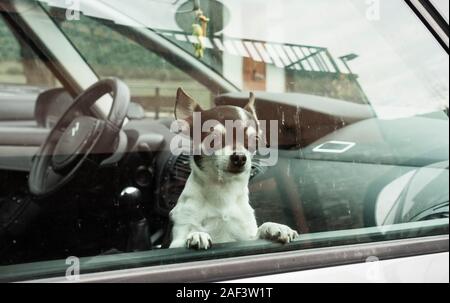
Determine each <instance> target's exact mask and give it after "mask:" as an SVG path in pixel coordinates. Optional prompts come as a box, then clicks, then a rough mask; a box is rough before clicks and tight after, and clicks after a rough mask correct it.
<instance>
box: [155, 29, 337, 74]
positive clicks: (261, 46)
mask: <svg viewBox="0 0 450 303" xmlns="http://www.w3.org/2000/svg"><path fill="white" fill-rule="evenodd" d="M157 32H158V33H160V34H161V35H163V36H165V37H166V38H169V39H171V40H176V41H177V43H179V44H184V43H189V44H191V43H197V42H198V38H197V37H196V36H193V35H190V34H187V33H184V32H176V31H167V30H164V31H163V30H159V31H157ZM204 45H205V48H206V49H214V50H219V51H221V52H225V53H228V54H230V55H235V56H241V57H247V58H251V59H253V60H254V61H256V62H265V63H266V64H273V65H275V66H277V67H279V68H286V69H295V70H305V71H314V72H326V73H340V72H341V71H340V70H339V67H338V65H337V64H336V61H335V60H334V58H333V57H332V56H331V54H330V52H329V51H328V49H327V48H323V47H317V46H309V45H296V44H289V43H275V42H266V41H258V40H251V39H236V38H230V37H225V36H214V37H205V38H204Z"/></svg>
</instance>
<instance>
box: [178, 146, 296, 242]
mask: <svg viewBox="0 0 450 303" xmlns="http://www.w3.org/2000/svg"><path fill="white" fill-rule="evenodd" d="M221 152H222V153H223V154H222V155H219V154H216V155H215V156H214V157H211V158H208V159H206V160H205V161H207V162H206V164H205V168H204V169H200V168H199V167H197V165H196V164H195V162H194V161H192V162H191V167H192V173H191V175H190V176H189V178H188V180H187V182H186V185H185V188H184V190H183V192H182V194H181V195H180V198H179V200H178V203H177V205H176V206H175V208H174V209H173V210H172V211H171V213H170V217H171V219H172V221H173V223H174V226H173V230H172V243H171V245H170V247H171V248H174V247H186V246H187V247H196V248H198V249H208V248H209V247H210V246H211V244H212V243H225V242H234V241H245V240H253V239H257V238H261V239H269V240H275V241H279V242H283V243H288V242H290V241H292V240H293V239H294V238H295V237H297V235H298V234H297V232H295V231H293V230H292V229H290V228H289V227H287V226H284V225H281V224H276V223H265V224H263V225H261V227H260V228H259V229H258V226H257V223H256V218H255V212H254V210H253V208H252V207H251V206H250V204H249V197H248V194H249V191H248V181H249V177H250V170H251V161H250V159H251V155H250V154H249V153H248V151H246V154H247V158H248V159H249V161H247V163H246V167H245V171H244V172H242V173H241V174H231V173H227V172H226V171H225V167H226V165H228V159H229V156H228V155H229V151H226V150H222V151H221Z"/></svg>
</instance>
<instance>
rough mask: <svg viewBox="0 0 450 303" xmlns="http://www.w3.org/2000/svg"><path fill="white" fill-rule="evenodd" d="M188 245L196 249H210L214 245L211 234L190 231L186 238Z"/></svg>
mask: <svg viewBox="0 0 450 303" xmlns="http://www.w3.org/2000/svg"><path fill="white" fill-rule="evenodd" d="M186 246H187V247H188V248H195V249H205V250H206V249H208V248H210V247H211V246H212V240H211V236H210V235H209V234H208V233H204V232H193V233H190V234H189V235H188V237H187V240H186Z"/></svg>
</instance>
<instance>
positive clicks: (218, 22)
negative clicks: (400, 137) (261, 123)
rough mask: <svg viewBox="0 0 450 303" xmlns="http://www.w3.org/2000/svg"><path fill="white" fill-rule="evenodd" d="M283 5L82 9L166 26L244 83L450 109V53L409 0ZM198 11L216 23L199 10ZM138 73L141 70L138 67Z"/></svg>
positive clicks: (162, 29)
mask: <svg viewBox="0 0 450 303" xmlns="http://www.w3.org/2000/svg"><path fill="white" fill-rule="evenodd" d="M100 2H104V1H100ZM105 3H106V2H105ZM195 3H198V6H199V7H198V8H197V7H195V5H194V4H195ZM256 4H257V5H256ZM279 4H280V3H279V1H271V0H269V1H264V2H261V1H254V0H246V1H241V0H239V1H237V0H231V1H227V2H218V1H198V2H192V1H188V2H185V3H180V2H179V1H174V2H173V1H131V2H130V1H127V2H123V1H118V0H112V1H107V7H108V8H111V9H113V13H111V14H110V13H109V12H105V11H104V10H99V9H98V7H97V8H95V7H94V6H93V7H89V5H87V3H86V4H85V3H83V5H81V6H80V9H81V10H82V11H83V10H85V11H86V14H85V15H88V16H89V18H98V20H97V21H98V23H102V24H109V23H110V22H111V19H112V21H114V23H115V24H116V25H124V26H126V27H139V28H140V27H147V28H149V29H151V30H153V31H156V32H157V33H159V34H160V35H161V36H162V37H164V38H165V39H168V40H170V41H171V42H173V43H174V44H176V45H177V46H179V47H180V48H182V49H184V50H185V51H186V52H188V53H189V54H191V55H192V56H194V57H196V58H197V60H200V61H201V62H203V63H205V64H207V65H208V66H209V67H210V68H211V69H213V70H214V71H216V72H217V73H219V74H220V75H221V76H223V77H224V78H226V79H227V80H229V81H231V82H232V83H233V84H234V85H236V86H237V87H238V88H239V89H242V90H254V91H270V92H297V93H298V92H299V93H306V94H312V95H318V96H325V97H330V98H335V99H340V100H345V101H350V102H355V103H361V104H364V103H370V104H371V105H372V107H373V108H374V110H375V111H376V113H377V115H378V116H379V117H383V118H396V117H400V116H410V115H417V114H423V113H427V112H432V111H436V110H442V109H445V108H447V107H448V104H449V90H448V81H449V70H448V68H447V67H448V60H449V59H448V55H447V54H446V53H445V51H444V50H443V49H442V48H441V46H440V45H439V44H438V43H437V42H436V41H435V39H434V37H433V36H432V35H431V34H430V33H429V32H428V30H427V29H426V28H425V26H423V24H421V23H420V22H418V18H417V17H416V16H415V15H414V13H413V12H412V11H411V10H410V9H409V8H408V6H407V5H406V4H405V3H404V2H403V1H381V2H380V1H373V3H371V4H366V3H365V2H362V1H358V0H345V1H339V2H336V1H330V0H320V1H313V2H311V1H305V0H303V1H302V0H301V1H289V0H285V1H283V5H279ZM198 9H200V10H201V12H202V13H203V15H202V17H205V18H207V20H208V21H205V22H202V21H201V20H200V19H199V18H198V16H197V15H196V14H197V13H196V11H198ZM122 14H123V15H122ZM124 16H127V18H129V19H126V18H125V17H124ZM317 16H321V18H317ZM66 21H67V22H65V23H64V24H63V25H62V26H63V30H65V32H66V33H67V35H68V37H69V38H70V39H71V40H73V42H74V44H75V46H76V47H78V48H79V49H80V51H81V52H82V54H83V55H84V56H85V57H86V59H87V61H88V62H89V63H91V64H93V65H94V68H95V69H96V71H97V72H98V73H100V74H105V71H104V70H101V67H99V66H98V64H96V63H101V62H102V60H103V61H105V60H106V61H107V60H108V59H107V58H108V57H107V56H105V57H104V56H102V55H101V52H96V53H95V54H94V53H91V52H86V51H85V50H84V49H83V44H85V43H87V42H88V41H89V39H83V44H82V43H81V41H78V39H77V37H79V35H78V36H77V35H75V34H76V33H74V32H73V27H77V25H70V23H73V24H78V23H77V22H71V21H70V20H66ZM260 24H264V26H260ZM97 26H98V25H97ZM196 29H197V30H196ZM411 33H414V34H413V35H412V34H411ZM108 37H109V36H108ZM105 49H110V48H106V47H105ZM99 50H100V51H101V50H102V48H100V49H99ZM117 51H118V52H119V53H120V52H121V50H120V49H117ZM122 55H123V50H122ZM128 56H129V57H128V61H127V60H120V59H122V58H120V57H118V58H117V60H118V61H121V62H114V64H112V63H111V62H106V61H105V63H108V67H109V68H110V69H113V68H114V66H115V65H120V64H125V65H126V64H134V62H136V61H139V60H138V58H142V60H141V61H142V62H140V63H141V64H142V66H145V62H146V61H149V60H144V59H145V58H146V56H141V55H139V54H137V53H136V55H135V56H132V55H130V54H128ZM99 57H102V58H99ZM147 57H148V56H147ZM150 60H151V58H150ZM153 66H155V65H153ZM156 66H157V65H156ZM156 66H155V67H156ZM121 70H123V68H122V69H121ZM159 70H162V69H159ZM111 73H112V74H114V72H109V73H108V74H111ZM116 73H117V71H116ZM136 77H140V76H139V75H137V74H136V73H135V74H134V78H136ZM160 77H161V76H160ZM162 77H164V76H162ZM172 77H179V76H178V74H177V73H175V74H174V76H172ZM140 78H145V77H140ZM425 100H426V102H425Z"/></svg>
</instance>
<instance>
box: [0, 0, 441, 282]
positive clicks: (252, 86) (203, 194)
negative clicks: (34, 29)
mask: <svg viewBox="0 0 450 303" xmlns="http://www.w3.org/2000/svg"><path fill="white" fill-rule="evenodd" d="M38 2H39V6H36V7H35V8H34V9H35V10H39V9H43V10H44V11H45V12H46V13H47V15H46V17H47V18H48V19H46V20H41V21H42V22H49V21H51V22H53V23H54V24H55V25H57V26H58V27H59V28H60V29H61V31H62V32H63V33H64V34H65V35H66V37H67V39H68V40H69V41H70V42H71V43H72V45H73V46H74V48H76V49H77V50H78V52H80V54H81V55H82V56H83V57H84V58H85V60H86V64H88V65H90V66H91V67H92V68H93V70H94V71H95V72H96V73H97V74H98V75H99V76H100V78H104V77H118V78H120V79H122V80H124V81H125V82H126V83H127V84H128V86H129V87H130V89H131V92H132V100H133V101H136V102H139V103H140V104H142V106H143V107H144V108H145V111H146V113H147V116H146V117H144V118H142V119H129V121H128V123H127V124H126V125H125V126H124V128H123V132H122V133H121V135H122V137H123V136H126V139H123V138H122V141H120V140H119V139H118V140H117V141H116V143H117V142H119V143H123V144H117V146H118V151H119V152H118V155H114V157H111V158H108V159H107V160H106V161H105V162H101V161H99V159H100V160H103V158H102V155H95V156H94V157H92V158H89V160H90V162H89V165H88V167H87V168H86V170H85V171H82V172H80V173H79V175H77V178H74V180H71V182H69V183H67V184H66V187H65V188H64V190H61V191H59V192H55V193H52V195H50V196H48V197H43V198H42V197H41V198H42V199H36V197H34V196H32V195H30V193H29V191H28V187H27V186H28V185H27V181H26V180H27V178H28V174H27V173H28V172H27V173H24V172H23V171H22V172H18V171H16V170H0V223H1V222H8V223H7V224H5V226H6V227H5V228H3V229H0V280H2V279H3V280H21V279H29V278H39V277H48V276H63V275H65V274H66V273H67V271H66V269H67V268H68V264H78V265H80V266H81V272H82V273H90V272H100V271H106V270H113V269H126V268H131V267H140V266H151V265H165V264H173V263H181V262H189V261H196V260H206V259H214V258H229V257H237V256H246V255H254V254H264V253H271V252H281V251H294V250H302V249H315V248H318V247H328V246H336V247H339V246H341V245H350V244H359V243H375V242H379V241H387V240H398V239H407V238H421V237H428V236H434V235H445V234H448V221H449V220H448V213H449V211H448V207H449V186H448V182H449V170H448V168H449V159H448V157H449V136H448V135H449V134H448V132H449V117H448V107H449V57H448V54H447V53H446V51H445V50H444V49H443V48H442V47H441V46H440V44H439V43H438V42H437V41H436V40H435V38H434V37H433V35H432V34H431V33H430V32H429V31H428V30H427V29H426V27H425V26H424V25H423V23H422V22H421V21H420V20H419V18H418V17H417V16H416V15H415V14H414V12H413V11H412V10H411V9H410V8H409V7H408V6H407V5H406V4H405V3H404V2H403V1H390V0H384V1H383V0H380V1H359V0H342V1H335V0H316V1H307V0H284V1H281V2H282V4H283V5H280V0H267V1H260V0H227V1H215V0H200V1H139V0H130V1H122V0H110V1H108V4H107V5H106V4H105V2H104V1H82V4H83V5H82V6H80V7H78V8H77V9H75V10H74V9H73V7H72V6H71V7H64V5H63V4H62V3H53V2H52V1H38ZM195 3H199V5H200V7H197V8H196V7H195V6H194V4H195ZM193 8H194V10H193ZM199 9H201V12H200V11H199ZM79 11H81V12H79ZM137 30H139V31H143V32H145V33H152V34H155V33H156V34H157V35H159V37H161V38H164V40H163V41H164V43H160V42H158V43H159V44H158V43H155V42H154V41H149V40H146V39H145V38H144V35H143V36H140V35H139V39H138V38H137V37H136V31H137ZM411 33H414V34H411ZM0 39H2V38H1V36H0ZM152 43H153V44H156V45H151V46H149V44H152ZM15 47H17V45H16V46H15ZM0 48H1V45H0ZM155 49H157V51H155ZM174 49H175V50H176V51H177V52H179V51H182V52H183V55H184V57H183V56H175V55H174V53H175V51H174ZM3 56H5V57H7V55H5V54H3ZM182 57H183V58H184V59H183V58H182ZM167 58H170V59H171V60H168V59H167ZM174 58H176V59H177V60H178V59H179V60H178V61H177V60H174ZM193 59H195V60H196V61H194V62H195V63H196V64H197V65H194V64H191V65H190V64H188V63H189V62H191V61H189V60H193ZM8 60H9V59H8ZM169 62H170V63H169ZM62 64H64V63H62ZM189 69H194V70H189ZM192 73H198V74H201V75H203V76H204V77H203V78H201V77H198V79H202V80H198V79H197V78H196V79H197V80H194V79H193V77H192V76H191V75H192ZM211 75H214V76H215V77H216V78H214V77H212V76H211ZM74 76H76V75H74ZM215 81H217V82H220V83H216V84H217V85H218V86H219V84H220V85H223V87H225V86H226V85H228V86H226V87H229V91H224V92H220V93H219V92H217V91H214V90H213V89H212V88H211V87H209V86H208V84H207V83H212V82H215ZM230 83H232V85H229V84H230ZM178 87H183V88H184V90H185V91H186V92H187V93H188V94H189V95H190V96H192V98H193V99H195V100H196V101H197V102H198V103H199V104H200V105H201V107H203V108H211V109H212V111H210V112H209V113H210V114H211V115H212V116H213V117H215V118H217V119H219V120H220V119H222V118H224V117H225V116H227V117H231V119H236V120H238V119H243V118H245V117H247V119H254V117H253V115H257V116H258V119H259V120H261V121H266V122H267V123H272V122H274V123H273V125H274V127H273V128H270V127H268V128H266V129H264V131H265V132H262V133H261V135H260V136H259V133H256V131H255V133H256V134H258V136H256V137H258V139H260V140H261V141H262V142H264V140H263V139H266V140H267V142H265V143H267V147H266V146H265V144H262V145H263V147H264V148H261V150H260V151H259V152H257V153H255V154H252V153H250V152H249V150H248V149H249V147H248V146H249V144H248V142H242V146H240V148H241V150H240V151H239V153H238V152H236V151H235V150H233V153H231V155H226V157H224V158H220V156H223V155H217V154H215V155H213V156H212V158H205V157H207V156H206V155H203V154H202V155H200V156H201V157H200V158H198V157H195V156H194V157H190V156H191V155H187V154H185V153H175V152H174V151H173V149H172V148H173V146H174V145H172V143H173V142H174V141H173V140H174V138H177V135H178V134H177V132H176V131H170V130H169V128H170V124H171V122H172V120H174V117H173V112H174V109H175V108H174V107H175V98H176V94H177V88H178ZM249 92H255V95H256V103H255V109H254V111H253V110H252V107H251V105H252V102H249ZM180 96H181V97H180ZM179 97H180V98H182V99H179V100H178V101H179V102H177V104H179V105H180V104H181V105H183V104H184V105H185V106H186V107H183V108H181V110H180V111H176V112H178V113H181V115H183V114H185V113H188V114H192V113H191V111H190V110H197V111H198V110H199V107H197V106H195V103H193V100H192V99H191V98H187V97H183V95H182V94H179ZM247 103H248V104H247ZM246 104H247V105H248V106H246V107H245V105H246ZM222 105H225V106H230V105H231V106H233V105H238V106H241V107H244V108H246V109H247V112H244V111H241V110H238V109H236V108H233V109H231V108H230V107H226V108H224V107H220V106H222ZM248 115H249V116H250V117H251V118H248ZM163 116H164V117H165V118H167V119H159V121H158V120H155V119H154V118H155V117H157V118H158V117H163ZM185 118H186V121H189V122H190V121H191V120H190V119H189V117H185ZM270 125H272V124H270ZM216 126H217V125H214V129H216V130H217V129H219V130H220V127H216ZM267 126H268V125H267ZM245 131H246V132H247V137H248V136H249V135H248V131H249V127H246V128H245ZM250 131H251V129H250ZM72 132H73V133H74V134H76V132H77V127H75V128H73V129H72ZM225 133H226V131H225ZM233 134H234V132H233ZM72 136H75V135H72ZM67 137H69V136H67ZM219 137H220V136H219ZM247 139H248V138H247ZM1 140H2V139H1V138H0V146H1ZM194 140H195V138H194ZM190 143H191V142H187V144H186V146H189V145H190ZM234 143H235V142H233V144H234ZM238 143H239V142H238ZM236 145H237V144H236ZM119 148H120V150H119ZM233 148H236V147H235V146H233ZM183 151H184V150H183ZM262 151H266V152H267V153H263V152H262ZM246 152H249V153H246ZM196 156H198V155H196ZM209 156H211V155H209ZM216 156H217V158H214V157H216ZM244 156H245V157H244ZM205 159H206V160H205ZM217 159H219V160H217ZM26 160H27V161H30V162H31V161H33V160H32V159H31V158H30V159H26ZM96 161H98V162H99V163H98V162H96ZM108 161H109V162H108ZM111 161H112V162H111ZM224 163H225V164H224ZM238 166H239V167H238ZM236 167H238V168H236ZM196 169H197V173H198V174H200V175H195V173H196V171H195V170H196ZM199 172H200V173H199ZM242 172H244V173H247V174H248V175H244V176H245V178H238V177H236V175H237V176H239V174H240V173H242ZM202 173H203V174H202ZM234 174H236V175H234ZM190 176H193V177H190ZM199 176H200V177H201V178H200V179H197V177H199ZM2 180H3V182H1V181H2ZM226 182H230V183H231V184H234V185H235V184H237V183H239V182H242V183H239V186H237V185H236V187H230V188H231V189H230V188H228V190H227V189H223V188H226V186H225V185H224V184H229V183H226ZM186 184H187V185H186ZM217 184H220V186H217ZM12 185H13V186H12ZM19 185H20V186H19ZM222 185H223V186H222ZM2 186H3V187H2ZM14 186H15V187H14ZM11 188H14V193H16V192H21V194H20V195H16V194H14V195H13V194H4V196H1V195H2V193H5V192H6V193H9V192H8V190H9V191H11ZM247 189H248V196H249V201H250V204H249V203H246V200H245V199H246V197H247ZM180 195H183V196H182V197H184V199H186V200H188V201H189V200H190V201H194V202H199V201H202V202H204V203H203V204H202V203H200V204H195V203H194V202H191V204H189V205H192V207H188V208H187V210H186V209H185V211H186V213H184V215H183V216H182V220H181V221H183V220H185V221H184V222H188V223H189V224H187V223H186V224H184V225H188V226H189V228H191V229H189V230H188V231H189V232H186V230H182V231H183V232H185V235H184V236H183V233H181V234H182V236H180V237H179V239H178V240H180V239H181V242H180V243H181V244H180V243H178V244H179V245H177V246H176V247H172V248H168V246H170V245H171V244H173V243H174V238H177V237H176V235H175V233H176V231H175V229H176V226H173V223H174V222H173V221H174V219H173V216H174V215H173V214H174V213H176V212H177V210H179V209H181V208H177V207H178V206H179V205H180V203H182V202H183V201H184V202H186V201H185V200H183V201H182V202H180V201H181V199H180ZM230 197H232V198H230ZM234 198H236V199H234ZM240 199H243V200H240ZM19 200H20V201H21V202H20V203H19V202H18V201H19ZM23 201H25V202H26V205H28V206H27V207H28V208H27V209H28V210H32V211H33V212H32V213H31V214H33V216H32V215H31V214H30V216H29V217H28V216H27V217H18V220H17V221H15V220H12V219H11V217H12V215H11V214H15V213H18V212H17V209H20V207H24V206H23V205H25V204H24V203H23ZM239 201H244V202H245V203H243V204H242V205H243V206H242V205H240V206H239V207H235V208H233V207H232V206H233V205H234V204H233V203H237V202H239ZM184 202H183V203H184ZM186 203H187V202H186ZM192 203H194V204H192ZM220 203H222V204H220ZM18 205H20V207H19V206H18ZM229 205H231V206H229ZM49 206H50V207H49ZM241 206H242V207H241ZM248 207H251V208H252V209H254V214H253V211H249V208H248ZM174 209H175V211H174ZM37 210H39V216H37V215H35V214H37V213H38V211H37ZM246 211H248V212H247V214H248V216H246V217H245V219H244V220H240V221H239V223H236V224H234V225H232V224H231V223H230V222H234V221H233V220H235V219H236V218H241V219H242V217H240V216H242V214H243V213H246ZM23 213H25V212H23ZM170 213H172V217H171V215H169V214H170ZM26 214H27V215H28V214H29V213H26ZM2 215H3V217H1V216H2ZM14 218H15V217H14ZM171 218H172V219H171ZM198 218H200V219H198ZM247 219H248V220H247ZM192 220H198V221H192ZM255 221H256V222H257V225H258V226H264V225H263V224H264V223H265V222H276V223H277V224H283V225H284V226H285V227H289V228H290V229H292V230H295V231H297V232H298V233H299V234H300V236H299V238H297V239H296V240H294V241H292V242H291V243H287V244H285V245H282V244H280V243H275V242H274V241H263V239H257V238H258V237H260V236H261V235H266V236H267V237H269V236H270V235H271V231H269V230H265V231H264V232H260V233H259V234H258V233H257V231H256V228H255V229H253V227H255V226H254V225H255V224H253V223H255ZM11 222H13V223H14V224H16V223H15V222H18V223H21V224H22V225H20V228H19V227H16V225H14V224H12V223H11ZM192 222H194V223H192ZM182 223H183V222H182ZM247 223H248V224H249V225H247ZM239 224H242V225H239ZM175 225H176V222H175ZM181 225H183V224H181ZM1 226H2V225H1V224H0V228H1ZM13 227H14V228H13ZM172 227H173V228H172ZM6 228H8V229H6ZM233 228H234V230H233V231H234V233H233V232H231V231H230V230H232V229H233ZM210 229H211V230H213V232H215V233H216V236H217V234H218V236H217V237H219V236H220V237H222V236H223V234H225V236H223V237H222V238H220V239H221V240H220V241H217V238H215V236H214V233H213V232H211V234H212V235H213V236H212V238H211V243H212V244H213V246H212V248H210V249H208V250H206V249H204V250H200V251H194V250H192V249H186V247H185V246H186V245H189V244H192V241H193V237H194V236H196V237H197V241H198V243H197V244H198V245H200V244H201V243H203V244H201V245H207V244H208V243H209V238H208V235H209V232H208V231H209V230H210ZM11 230H13V231H14V232H11ZM283 230H284V229H283ZM24 231H27V232H24ZM2 232H4V233H3V234H2ZM222 232H223V234H221V233H222ZM228 232H229V234H228ZM192 233H194V235H192ZM205 233H207V235H205ZM274 233H275V237H276V231H275V232H274ZM249 234H252V237H250V236H248V235H249ZM280 234H281V232H280ZM3 235H6V236H3ZM209 236H211V235H209ZM203 237H204V238H203ZM269 238H270V237H269ZM200 239H201V240H200ZM271 239H272V240H273V238H271ZM265 240H267V239H265ZM69 266H70V265H69ZM69 278H70V277H69Z"/></svg>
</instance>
